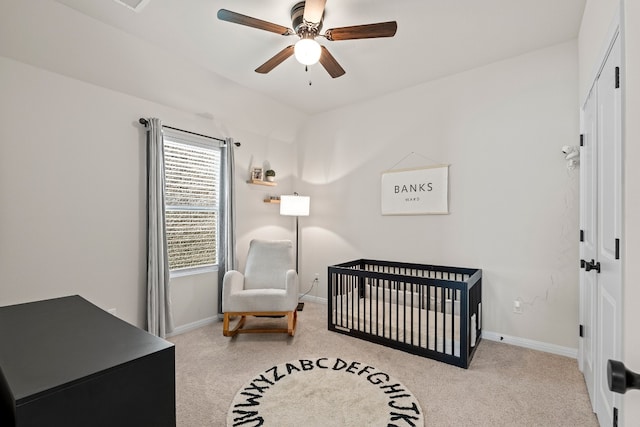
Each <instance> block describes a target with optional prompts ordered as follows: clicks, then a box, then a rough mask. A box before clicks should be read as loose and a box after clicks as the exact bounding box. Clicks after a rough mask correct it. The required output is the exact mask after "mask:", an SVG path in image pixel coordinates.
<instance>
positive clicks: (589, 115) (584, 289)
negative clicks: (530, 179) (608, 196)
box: [580, 89, 598, 411]
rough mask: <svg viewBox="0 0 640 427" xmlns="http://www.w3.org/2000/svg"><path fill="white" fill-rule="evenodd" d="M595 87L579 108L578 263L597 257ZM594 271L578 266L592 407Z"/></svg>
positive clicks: (583, 349) (583, 354)
mask: <svg viewBox="0 0 640 427" xmlns="http://www.w3.org/2000/svg"><path fill="white" fill-rule="evenodd" d="M596 106H597V103H596V90H595V89H594V90H592V91H591V94H590V95H589V98H588V99H587V102H586V103H585V105H584V107H583V110H582V120H583V130H582V134H583V137H582V147H581V148H580V230H581V236H580V240H581V242H582V244H581V245H580V259H581V263H584V262H591V260H592V259H593V260H595V259H596V258H597V255H596V252H597V250H598V249H597V248H598V244H597V238H598V233H597V230H598V227H597V224H596V218H597V212H598V210H597V201H598V194H597V190H598V185H597V180H596V179H597V177H598V161H597V160H598V156H597V147H598V146H597V144H598V134H597V122H596V117H597V116H596ZM596 301H597V280H596V275H595V274H591V272H587V271H586V270H585V269H584V265H582V268H581V270H580V312H581V313H580V315H581V324H582V330H581V334H582V340H581V343H580V344H581V357H580V363H581V366H580V368H581V369H582V372H583V374H584V379H585V382H586V384H587V390H588V391H589V397H590V398H591V404H592V407H593V410H594V411H595V409H596V408H595V389H596V381H595V380H596V375H595V362H594V358H595V355H596V339H595V338H596V334H595V331H596V323H595V322H596Z"/></svg>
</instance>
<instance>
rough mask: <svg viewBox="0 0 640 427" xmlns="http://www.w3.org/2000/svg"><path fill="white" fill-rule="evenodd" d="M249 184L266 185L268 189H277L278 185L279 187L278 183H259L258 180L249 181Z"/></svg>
mask: <svg viewBox="0 0 640 427" xmlns="http://www.w3.org/2000/svg"><path fill="white" fill-rule="evenodd" d="M247 184H254V185H266V186H268V187H275V186H276V185H278V183H277V182H269V181H259V180H257V179H252V180H249V181H247Z"/></svg>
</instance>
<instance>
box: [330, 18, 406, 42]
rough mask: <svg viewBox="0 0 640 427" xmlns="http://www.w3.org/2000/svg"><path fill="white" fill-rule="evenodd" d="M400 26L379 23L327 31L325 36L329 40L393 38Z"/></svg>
mask: <svg viewBox="0 0 640 427" xmlns="http://www.w3.org/2000/svg"><path fill="white" fill-rule="evenodd" d="M397 29H398V24H397V22H396V21H389V22H378V23H377V24H367V25H354V26H352V27H339V28H331V29H330V30H327V31H326V32H325V33H324V35H325V37H326V38H327V40H353V39H372V38H377V37H393V36H395V35H396V30H397Z"/></svg>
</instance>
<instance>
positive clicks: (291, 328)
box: [287, 310, 298, 337]
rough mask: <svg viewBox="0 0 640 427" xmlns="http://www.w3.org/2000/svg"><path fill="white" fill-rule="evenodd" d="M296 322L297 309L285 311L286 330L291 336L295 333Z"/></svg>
mask: <svg viewBox="0 0 640 427" xmlns="http://www.w3.org/2000/svg"><path fill="white" fill-rule="evenodd" d="M297 323H298V311H297V310H293V311H290V312H289V313H287V332H288V333H289V336H290V337H292V336H293V335H294V334H295V333H296V324H297Z"/></svg>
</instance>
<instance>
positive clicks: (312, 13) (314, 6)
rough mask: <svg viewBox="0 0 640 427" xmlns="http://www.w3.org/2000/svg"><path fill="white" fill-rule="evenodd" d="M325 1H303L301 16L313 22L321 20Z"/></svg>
mask: <svg viewBox="0 0 640 427" xmlns="http://www.w3.org/2000/svg"><path fill="white" fill-rule="evenodd" d="M326 3H327V0H306V1H305V2H304V15H303V16H302V17H303V18H304V20H305V21H307V22H313V23H314V24H317V23H319V22H320V21H321V20H322V14H323V13H324V5H325V4H326Z"/></svg>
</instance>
